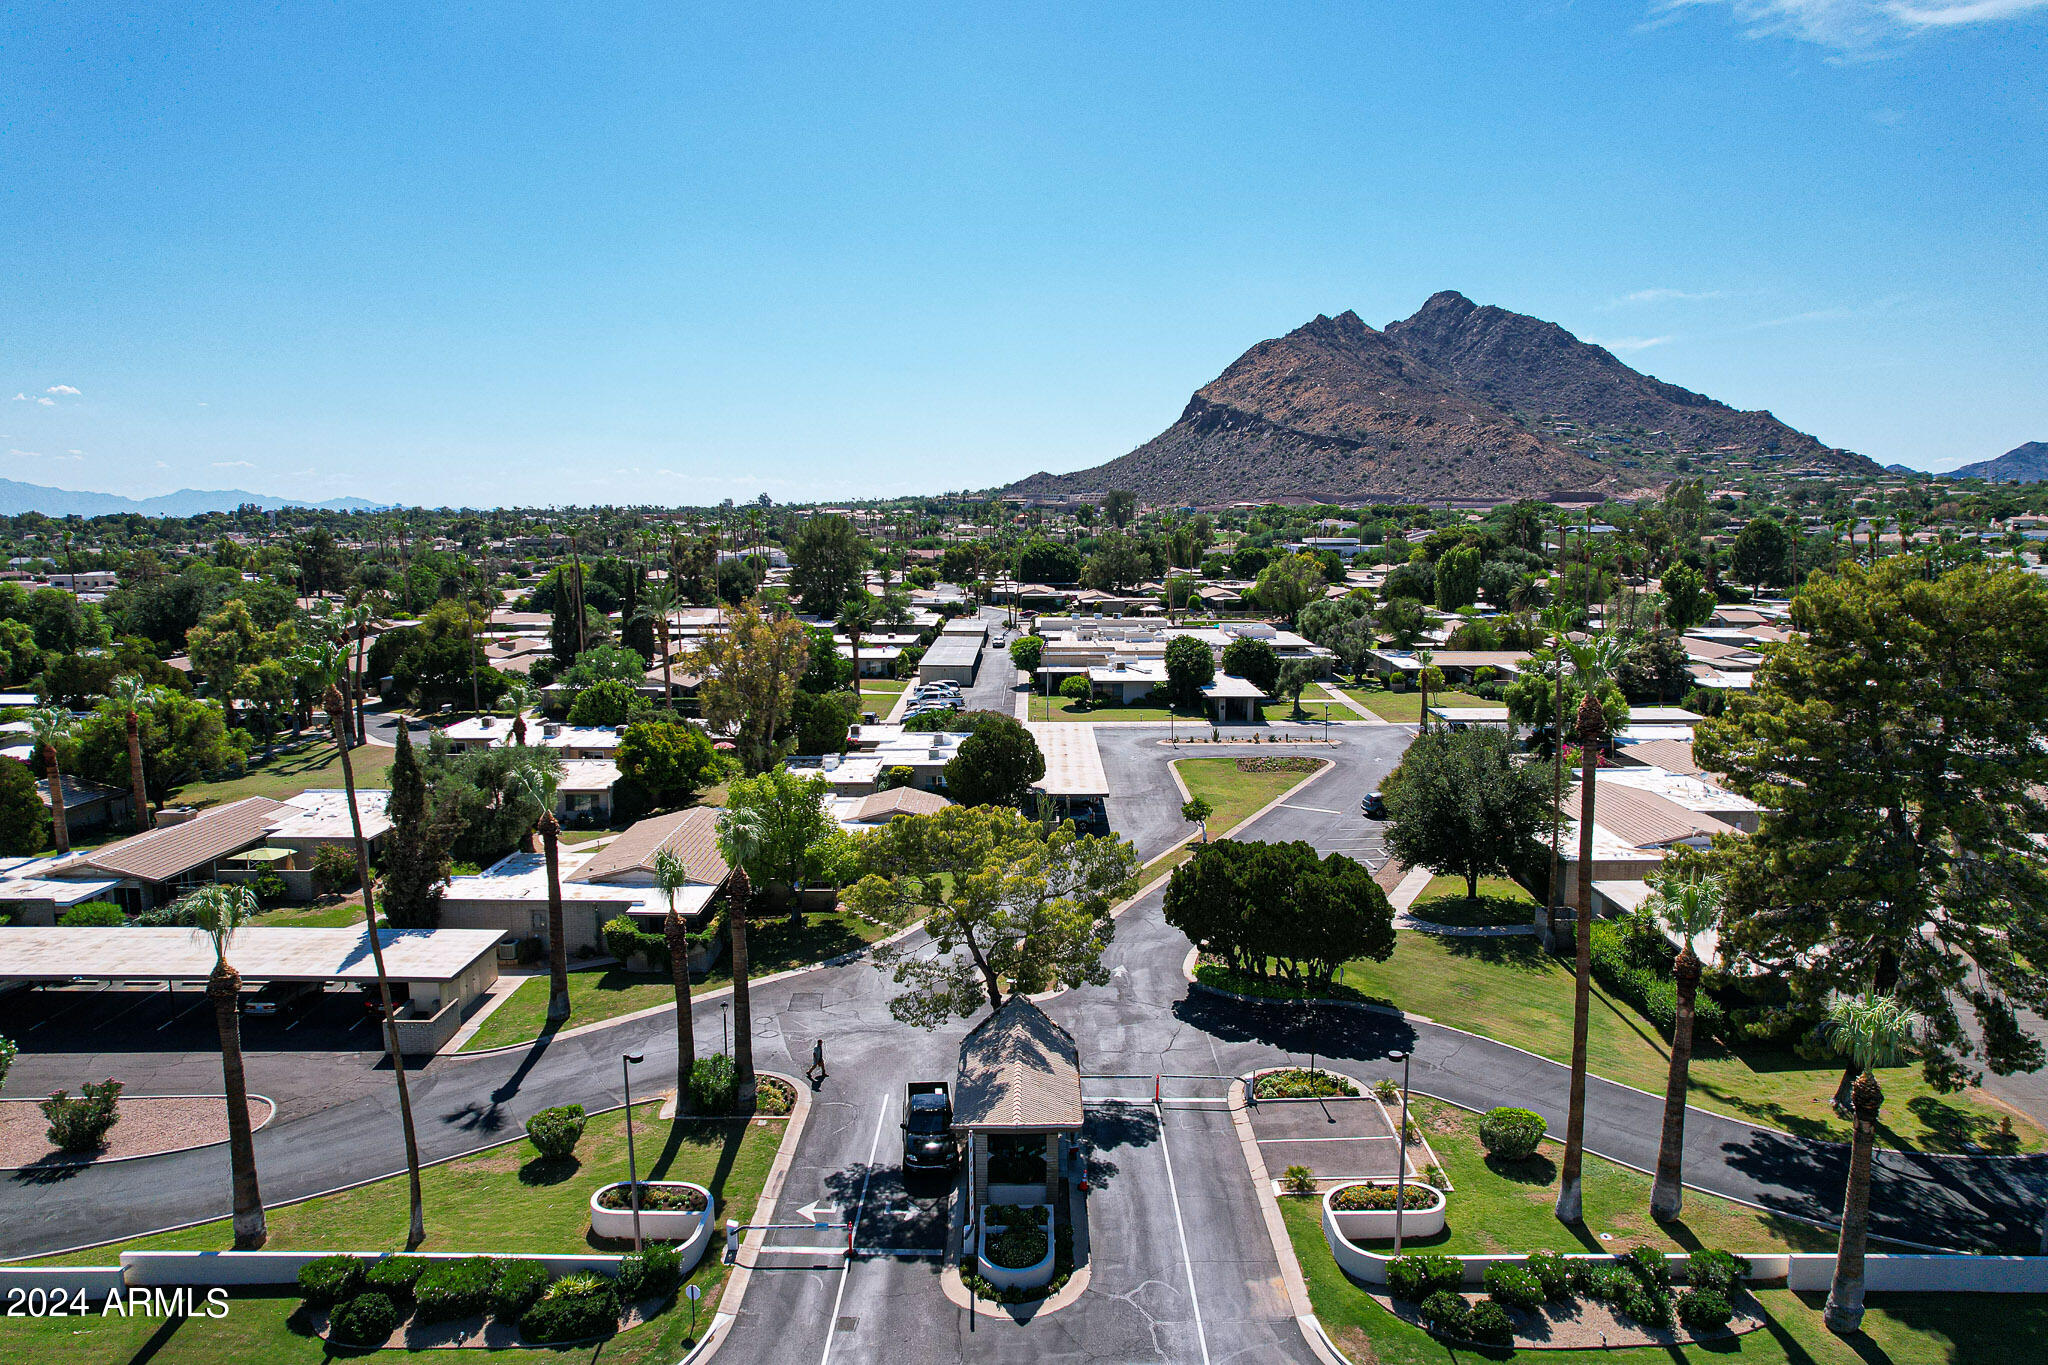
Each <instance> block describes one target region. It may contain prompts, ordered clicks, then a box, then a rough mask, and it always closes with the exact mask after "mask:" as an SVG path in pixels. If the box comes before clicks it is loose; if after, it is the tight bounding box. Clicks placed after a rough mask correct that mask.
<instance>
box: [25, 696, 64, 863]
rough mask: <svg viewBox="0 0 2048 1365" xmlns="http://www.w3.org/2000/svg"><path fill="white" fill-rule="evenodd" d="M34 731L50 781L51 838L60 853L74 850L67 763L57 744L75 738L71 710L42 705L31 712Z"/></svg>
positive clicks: (31, 723)
mask: <svg viewBox="0 0 2048 1365" xmlns="http://www.w3.org/2000/svg"><path fill="white" fill-rule="evenodd" d="M28 723H29V729H30V731H31V732H32V733H33V734H34V735H35V740H36V748H37V750H39V751H40V752H41V753H42V756H43V772H44V776H46V777H47V778H48V779H49V783H50V838H51V840H52V842H54V843H55V844H56V846H57V852H59V853H69V852H70V851H71V830H70V828H69V826H67V825H66V824H65V821H64V766H63V763H62V761H61V760H60V759H59V758H58V756H57V746H59V745H60V744H62V743H63V742H64V741H65V740H67V739H69V738H71V713H70V712H69V711H66V710H64V709H63V708H62V707H58V706H38V707H37V708H36V709H35V710H33V711H31V712H29V713H28Z"/></svg>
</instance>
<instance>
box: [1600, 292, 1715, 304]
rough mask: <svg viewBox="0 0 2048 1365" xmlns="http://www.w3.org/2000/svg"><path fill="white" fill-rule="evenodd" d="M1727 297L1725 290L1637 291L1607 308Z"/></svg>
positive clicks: (1622, 297)
mask: <svg viewBox="0 0 2048 1365" xmlns="http://www.w3.org/2000/svg"><path fill="white" fill-rule="evenodd" d="M1727 297H1728V291H1727V290H1725V289H1638V290H1635V291H1634V292H1632V293H1628V294H1623V295H1622V296H1621V297H1620V298H1618V299H1615V300H1613V301H1612V302H1611V303H1609V304H1608V305H1607V306H1608V307H1609V308H1626V307H1627V306H1629V305H1630V304H1636V303H1697V302H1699V301H1700V300H1702V299H1725V298H1727Z"/></svg>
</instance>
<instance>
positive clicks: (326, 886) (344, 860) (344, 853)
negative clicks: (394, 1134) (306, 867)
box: [313, 844, 362, 896]
mask: <svg viewBox="0 0 2048 1365" xmlns="http://www.w3.org/2000/svg"><path fill="white" fill-rule="evenodd" d="M360 885H362V873H361V871H360V869H358V868H357V866H356V855H355V850H354V849H350V848H343V847H342V846H341V845H340V844H321V845H319V846H318V847H316V848H315V849H314V850H313V889H314V890H315V891H317V892H318V893H320V894H321V895H323V896H325V895H327V894H329V893H330V892H335V891H353V890H355V889H356V888H357V887H358V886H360Z"/></svg>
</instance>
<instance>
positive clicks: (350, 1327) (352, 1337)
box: [327, 1289, 398, 1346]
mask: <svg viewBox="0 0 2048 1365" xmlns="http://www.w3.org/2000/svg"><path fill="white" fill-rule="evenodd" d="M397 1330H398V1306H397V1305H396V1304H394V1303H392V1302H391V1299H390V1298H389V1296H387V1295H384V1294H379V1293H378V1292H377V1291H376V1290H374V1289H373V1290H371V1291H370V1292H369V1293H367V1294H358V1295H356V1296H355V1297H354V1298H352V1299H350V1300H349V1301H348V1302H346V1303H344V1304H341V1305H340V1306H339V1307H337V1308H336V1309H335V1310H334V1311H333V1312H332V1313H329V1314H328V1315H327V1335H328V1336H329V1337H330V1338H332V1339H335V1340H338V1341H341V1342H343V1343H344V1344H346V1345H351V1346H382V1345H383V1344H384V1343H385V1341H386V1340H387V1339H388V1338H389V1337H390V1336H391V1334H392V1333H393V1332H395V1331H397Z"/></svg>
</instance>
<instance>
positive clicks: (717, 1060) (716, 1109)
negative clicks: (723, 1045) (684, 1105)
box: [690, 1052, 740, 1114]
mask: <svg viewBox="0 0 2048 1365" xmlns="http://www.w3.org/2000/svg"><path fill="white" fill-rule="evenodd" d="M739 1093H740V1082H739V1073H738V1072H736V1071H734V1070H733V1065H732V1057H731V1056H730V1055H729V1054H727V1053H724V1052H714V1053H712V1054H711V1055H710V1056H709V1057H699V1058H698V1059H697V1060H696V1061H695V1062H694V1063H693V1064H692V1065H691V1067H690V1103H691V1104H693V1105H695V1106H696V1110H697V1112H698V1113H700V1114H730V1113H731V1112H732V1110H733V1103H734V1101H736V1100H737V1099H738V1098H739Z"/></svg>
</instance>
